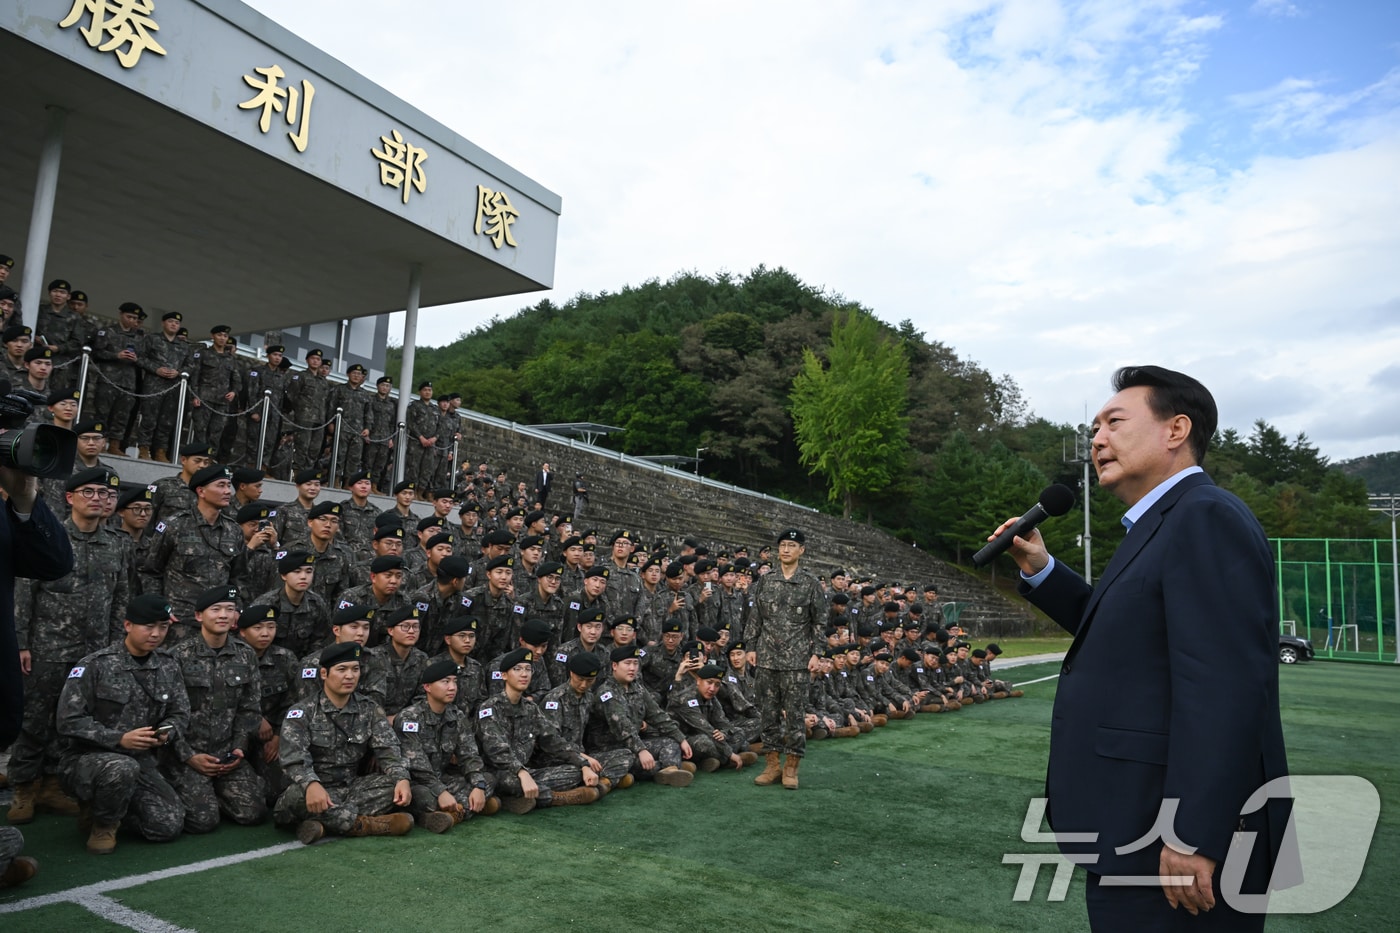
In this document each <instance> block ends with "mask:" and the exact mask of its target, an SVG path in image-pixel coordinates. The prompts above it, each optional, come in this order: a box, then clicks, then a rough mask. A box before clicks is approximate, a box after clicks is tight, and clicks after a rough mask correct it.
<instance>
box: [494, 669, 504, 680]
mask: <svg viewBox="0 0 1400 933" xmlns="http://www.w3.org/2000/svg"><path fill="white" fill-rule="evenodd" d="M505 676H506V675H505V674H502V673H501V672H500V671H492V672H491V679H492V680H504V679H505Z"/></svg>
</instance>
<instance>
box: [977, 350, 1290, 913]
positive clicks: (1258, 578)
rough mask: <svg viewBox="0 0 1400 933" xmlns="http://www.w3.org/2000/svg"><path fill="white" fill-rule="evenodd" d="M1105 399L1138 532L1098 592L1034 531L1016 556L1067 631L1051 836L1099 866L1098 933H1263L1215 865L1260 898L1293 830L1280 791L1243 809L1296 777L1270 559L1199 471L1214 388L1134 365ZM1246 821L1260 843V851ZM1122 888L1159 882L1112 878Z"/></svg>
mask: <svg viewBox="0 0 1400 933" xmlns="http://www.w3.org/2000/svg"><path fill="white" fill-rule="evenodd" d="M1113 387H1114V390H1115V392H1116V394H1115V395H1114V396H1113V397H1112V398H1110V399H1109V400H1108V402H1107V403H1106V404H1105V405H1104V407H1103V409H1102V410H1101V411H1100V412H1099V413H1098V415H1097V416H1096V417H1095V419H1094V428H1093V429H1094V435H1093V452H1092V455H1093V461H1094V467H1095V469H1096V470H1097V472H1098V476H1099V483H1100V484H1101V485H1102V486H1103V487H1104V488H1105V489H1108V490H1110V491H1111V492H1112V493H1113V494H1114V495H1115V496H1117V497H1118V498H1119V499H1120V500H1122V501H1123V503H1124V504H1125V505H1127V506H1128V512H1127V514H1126V515H1125V516H1124V518H1123V524H1124V525H1125V526H1126V527H1127V528H1128V534H1127V537H1126V538H1125V540H1124V541H1123V543H1122V544H1121V545H1119V547H1118V550H1117V552H1116V553H1115V554H1114V556H1113V559H1112V560H1111V561H1110V562H1109V565H1108V568H1107V569H1106V571H1105V572H1104V574H1103V577H1102V578H1101V579H1100V580H1099V583H1098V585H1097V586H1095V587H1092V588H1091V587H1090V586H1089V584H1088V583H1086V582H1085V581H1084V579H1083V578H1082V577H1080V576H1079V575H1078V574H1076V573H1075V572H1074V571H1072V570H1070V569H1069V568H1068V567H1067V566H1065V565H1064V564H1062V563H1057V562H1056V561H1055V560H1054V559H1053V558H1052V557H1050V555H1049V553H1048V552H1047V551H1046V549H1045V545H1044V542H1043V540H1042V539H1041V536H1040V534H1039V533H1038V532H1033V533H1031V535H1030V536H1029V537H1028V538H1019V537H1018V538H1016V539H1015V542H1014V544H1013V546H1012V548H1011V551H1010V553H1011V554H1012V556H1013V557H1014V558H1015V560H1016V562H1017V564H1018V565H1019V566H1020V568H1021V571H1022V577H1023V583H1022V593H1023V595H1025V596H1026V597H1027V598H1028V599H1029V600H1030V601H1031V602H1033V603H1034V604H1035V605H1037V606H1039V607H1040V608H1042V609H1043V610H1045V612H1046V613H1048V614H1049V615H1050V617H1051V618H1052V619H1054V620H1055V621H1056V622H1057V623H1059V624H1060V625H1061V626H1062V627H1064V628H1065V629H1066V630H1067V631H1068V632H1069V633H1070V634H1072V635H1073V636H1074V642H1073V644H1072V645H1071V646H1070V649H1069V652H1068V653H1067V654H1066V656H1065V661H1064V665H1063V667H1062V669H1061V675H1060V682H1059V688H1058V690H1057V693H1056V696H1055V712H1054V721H1053V722H1052V723H1051V731H1050V736H1051V737H1050V762H1049V768H1048V772H1047V777H1046V794H1047V796H1048V798H1049V809H1048V815H1049V819H1050V825H1051V828H1052V829H1053V830H1054V831H1055V833H1056V835H1057V838H1058V841H1059V844H1060V848H1061V850H1062V851H1063V852H1064V853H1065V854H1066V855H1068V856H1071V857H1073V859H1074V860H1075V861H1076V862H1077V863H1078V864H1082V865H1084V866H1085V867H1086V868H1087V869H1088V871H1089V879H1088V885H1087V891H1086V900H1087V903H1088V908H1089V918H1090V921H1091V923H1092V925H1093V928H1094V929H1095V930H1129V929H1130V930H1134V931H1142V930H1177V929H1182V930H1198V929H1199V930H1206V929H1211V930H1217V929H1218V930H1258V929H1262V928H1263V925H1264V914H1263V913H1262V912H1260V913H1241V912H1239V911H1238V910H1237V908H1236V905H1234V904H1231V903H1230V902H1229V900H1228V899H1227V898H1226V897H1224V896H1221V895H1227V894H1228V893H1230V891H1231V885H1230V883H1229V882H1228V879H1227V883H1226V884H1225V885H1223V886H1222V883H1221V877H1222V875H1221V871H1222V868H1224V866H1225V862H1226V859H1227V856H1229V858H1230V860H1231V862H1232V867H1238V862H1239V861H1241V860H1243V859H1248V868H1247V870H1246V872H1245V875H1244V882H1243V884H1242V885H1240V886H1239V890H1241V891H1242V892H1243V893H1246V894H1249V893H1260V892H1264V891H1267V890H1268V887H1269V884H1270V876H1271V872H1272V871H1273V867H1274V864H1275V862H1276V861H1278V859H1279V851H1280V847H1281V845H1282V843H1283V839H1284V830H1285V827H1286V824H1287V820H1288V810H1289V805H1290V801H1288V800H1285V799H1274V800H1271V801H1269V802H1268V803H1267V804H1266V805H1265V806H1264V807H1262V808H1260V809H1257V810H1254V811H1253V812H1251V813H1242V810H1243V805H1244V803H1245V801H1246V800H1247V799H1248V798H1249V797H1250V795H1251V794H1253V793H1254V792H1255V791H1256V790H1258V789H1259V788H1260V787H1261V786H1263V785H1264V784H1265V783H1266V782H1268V781H1270V780H1271V779H1273V778H1276V777H1280V776H1283V775H1286V773H1287V770H1288V765H1287V760H1286V758H1285V754H1284V746H1283V729H1282V726H1281V724H1280V721H1279V708H1278V660H1277V635H1278V609H1277V604H1276V597H1275V593H1276V590H1275V584H1274V562H1273V556H1272V553H1271V552H1270V550H1269V545H1268V540H1267V538H1266V537H1265V535H1264V531H1263V529H1262V528H1261V527H1260V526H1259V522H1258V521H1257V520H1256V519H1255V518H1254V516H1253V515H1252V514H1251V513H1250V511H1249V509H1248V508H1247V507H1246V506H1245V505H1244V503H1242V502H1241V501H1240V500H1239V499H1237V498H1236V497H1235V496H1233V495H1231V494H1230V493H1227V492H1225V491H1223V490H1221V489H1220V488H1218V487H1217V486H1216V485H1215V484H1214V483H1213V482H1211V480H1210V478H1209V477H1208V476H1206V474H1205V473H1204V472H1203V471H1202V469H1201V462H1202V460H1203V459H1204V458H1205V453H1206V447H1207V444H1208V443H1209V441H1210V438H1211V436H1212V435H1213V434H1214V432H1215V426H1216V408H1215V401H1214V399H1213V398H1212V397H1211V395H1210V393H1209V391H1207V390H1206V388H1205V386H1203V385H1201V384H1200V383H1199V382H1197V381H1196V380H1195V379H1192V378H1191V377H1189V376H1186V375H1183V374H1181V373H1176V372H1172V371H1171V370H1167V369H1162V368H1161V367H1156V366H1133V367H1125V368H1123V369H1120V370H1118V372H1117V373H1115V374H1114V380H1113ZM1009 525H1010V522H1008V523H1007V524H1006V525H1003V526H1002V527H1003V528H1006V527H1008V526H1009ZM1237 829H1239V830H1243V831H1245V832H1254V833H1257V834H1258V835H1257V836H1256V837H1255V839H1254V843H1253V846H1252V847H1248V848H1247V846H1248V843H1247V842H1246V841H1245V840H1246V839H1248V838H1249V837H1247V836H1243V835H1242V836H1240V837H1239V838H1238V839H1237V838H1236V837H1235V832H1236V830H1237ZM1067 834H1068V836H1069V837H1070V838H1067ZM1288 864H1290V865H1291V864H1292V862H1291V861H1289V862H1288ZM1124 876H1135V877H1137V878H1138V879H1149V880H1146V881H1145V883H1143V882H1140V883H1139V884H1137V885H1133V884H1131V883H1129V884H1123V883H1122V882H1121V881H1120V882H1119V883H1117V884H1115V883H1113V882H1112V881H1105V879H1109V878H1120V879H1121V878H1123V877H1124ZM1173 879H1175V880H1173ZM1279 880H1280V879H1279V878H1274V879H1273V881H1274V884H1273V886H1274V887H1275V888H1277V887H1281V886H1283V885H1282V884H1280V883H1279ZM1188 882H1189V883H1188ZM1164 895H1165V896H1164ZM1236 903H1237V904H1239V905H1243V902H1242V901H1237V902H1236Z"/></svg>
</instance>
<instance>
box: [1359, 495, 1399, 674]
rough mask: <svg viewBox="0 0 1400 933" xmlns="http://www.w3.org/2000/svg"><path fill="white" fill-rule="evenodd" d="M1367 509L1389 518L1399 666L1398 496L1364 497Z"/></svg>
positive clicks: (1396, 655) (1391, 574)
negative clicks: (1396, 523)
mask: <svg viewBox="0 0 1400 933" xmlns="http://www.w3.org/2000/svg"><path fill="white" fill-rule="evenodd" d="M1366 498H1367V500H1368V502H1367V508H1369V509H1370V510H1371V511H1372V512H1383V513H1384V514H1386V515H1389V516H1390V577H1391V581H1392V582H1393V583H1394V584H1395V663H1396V664H1400V547H1397V546H1396V539H1395V519H1396V516H1397V515H1400V496H1397V495H1395V494H1394V493H1390V494H1388V495H1376V496H1367V497H1366Z"/></svg>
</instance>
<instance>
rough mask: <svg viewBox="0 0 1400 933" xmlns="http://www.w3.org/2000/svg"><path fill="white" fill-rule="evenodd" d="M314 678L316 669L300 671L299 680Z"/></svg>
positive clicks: (306, 668)
mask: <svg viewBox="0 0 1400 933" xmlns="http://www.w3.org/2000/svg"><path fill="white" fill-rule="evenodd" d="M315 677H316V668H314V667H303V668H302V669H301V679H302V680H312V679H314V678H315Z"/></svg>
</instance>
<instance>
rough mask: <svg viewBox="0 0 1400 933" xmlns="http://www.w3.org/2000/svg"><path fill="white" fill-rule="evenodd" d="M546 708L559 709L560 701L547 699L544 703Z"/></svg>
mask: <svg viewBox="0 0 1400 933" xmlns="http://www.w3.org/2000/svg"><path fill="white" fill-rule="evenodd" d="M544 708H545V709H558V708H559V701H558V700H549V701H547V702H546V703H545V704H544Z"/></svg>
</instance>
